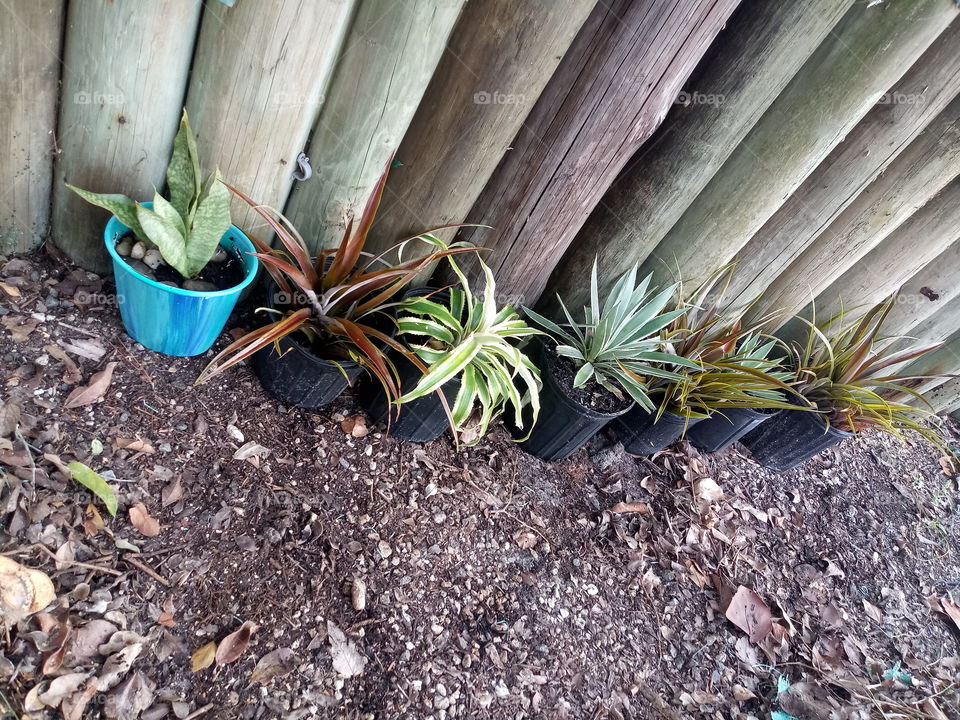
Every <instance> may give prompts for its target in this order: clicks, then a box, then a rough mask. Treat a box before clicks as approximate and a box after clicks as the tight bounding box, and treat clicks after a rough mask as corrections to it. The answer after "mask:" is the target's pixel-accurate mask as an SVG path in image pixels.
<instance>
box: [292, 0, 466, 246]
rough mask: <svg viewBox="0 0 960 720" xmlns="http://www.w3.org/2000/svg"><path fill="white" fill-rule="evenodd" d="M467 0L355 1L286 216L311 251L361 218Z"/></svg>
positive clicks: (327, 243) (336, 237) (329, 243)
mask: <svg viewBox="0 0 960 720" xmlns="http://www.w3.org/2000/svg"><path fill="white" fill-rule="evenodd" d="M464 1H465V0H416V1H414V2H396V0H361V2H360V4H359V7H358V9H357V14H356V17H355V19H354V21H353V23H352V25H351V27H350V30H349V32H348V35H347V40H346V44H345V47H344V50H343V53H342V56H341V58H340V61H339V63H338V64H337V69H336V71H335V73H334V77H333V81H332V83H331V87H330V92H329V94H328V97H327V99H326V101H325V102H324V105H323V108H322V109H321V111H320V117H319V119H318V120H317V124H316V127H315V129H314V131H313V136H312V138H311V139H310V147H309V150H308V152H307V154H308V155H309V156H310V158H311V160H312V162H313V167H314V177H313V179H311V180H309V181H307V182H304V183H301V184H299V185H297V186H296V187H295V188H294V189H293V193H292V194H291V196H290V200H289V202H288V204H287V210H286V214H287V216H288V217H289V218H290V219H291V221H292V222H293V223H294V225H296V226H297V228H298V229H299V230H300V232H301V233H302V234H303V236H304V238H305V239H306V241H307V242H308V243H310V244H311V245H312V249H315V250H316V249H319V248H322V247H330V246H332V245H335V244H337V243H338V242H339V241H340V238H341V236H342V235H343V229H344V224H345V219H346V217H347V215H348V214H353V215H354V216H356V217H358V218H359V216H360V213H361V212H362V209H363V205H364V204H365V203H366V201H367V198H368V197H369V195H370V193H371V191H372V189H373V187H374V185H375V184H376V182H377V179H378V178H379V177H380V173H381V172H382V171H383V168H384V167H385V166H386V164H387V161H388V160H389V158H390V156H391V155H392V154H393V153H394V152H395V151H396V149H397V146H398V145H399V144H400V140H401V139H402V138H403V135H404V133H405V132H406V130H407V127H408V126H409V124H410V121H411V119H412V118H413V115H414V113H415V112H416V109H417V106H418V105H419V104H420V99H421V98H422V97H423V93H424V90H426V87H427V83H429V82H430V77H431V76H432V75H433V71H434V70H435V69H436V66H437V62H438V61H439V59H440V56H441V54H442V52H443V49H444V46H445V44H446V41H447V37H448V36H449V35H450V31H451V30H452V29H453V25H454V23H455V22H456V20H457V16H458V15H459V14H460V9H461V7H462V5H463V3H464Z"/></svg>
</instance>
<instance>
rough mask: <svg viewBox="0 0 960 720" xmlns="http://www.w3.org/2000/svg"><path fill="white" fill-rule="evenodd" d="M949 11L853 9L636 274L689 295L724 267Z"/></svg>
mask: <svg viewBox="0 0 960 720" xmlns="http://www.w3.org/2000/svg"><path fill="white" fill-rule="evenodd" d="M958 12H960V11H958V9H957V8H956V6H955V4H954V3H953V2H951V1H950V0H918V1H917V2H894V3H880V4H877V5H874V6H872V7H867V4H866V3H857V4H855V5H854V7H853V8H852V9H851V10H850V11H849V12H848V13H847V15H846V16H845V17H844V18H843V20H841V22H840V23H839V24H838V25H837V27H836V28H835V29H834V31H833V32H831V33H830V35H829V36H828V37H827V39H826V40H825V41H824V42H823V43H822V44H821V45H820V47H819V48H817V50H816V52H814V54H813V55H812V56H811V57H810V59H809V60H808V61H807V62H806V63H805V64H804V66H803V68H802V69H801V70H800V72H798V73H797V75H796V77H794V79H793V80H792V81H791V82H790V83H789V84H788V85H787V87H786V88H784V90H783V92H782V93H781V94H780V96H779V97H778V98H777V100H776V101H775V102H774V103H773V104H772V105H771V106H770V108H769V109H768V110H767V112H765V113H764V115H763V117H762V118H761V119H760V120H759V122H758V123H757V124H756V125H755V126H754V128H753V129H752V130H751V131H750V132H749V133H748V134H747V136H746V138H744V140H743V142H742V143H741V144H740V146H739V147H738V148H737V149H736V151H734V153H733V154H732V155H731V156H730V158H729V159H728V160H727V161H726V163H724V165H723V167H722V168H721V169H720V170H719V171H718V172H717V173H716V174H715V175H714V176H713V178H712V179H711V181H710V182H709V183H708V184H707V186H706V187H705V188H704V189H703V191H702V192H701V193H700V195H699V196H698V197H697V199H696V201H694V203H693V204H692V205H691V206H690V207H689V208H688V209H687V211H686V212H685V213H684V214H683V216H682V217H681V218H680V220H679V221H678V222H677V223H676V225H674V227H673V228H671V230H670V232H668V233H667V235H666V236H665V237H664V239H663V240H662V241H661V242H660V244H659V245H658V246H657V249H656V250H655V252H654V253H653V255H651V257H650V258H648V260H647V261H646V262H645V263H644V266H643V269H644V270H645V271H650V272H655V273H656V274H657V275H658V276H659V277H661V278H672V275H673V273H674V269H675V268H677V267H679V268H680V272H681V273H682V276H683V278H684V279H685V280H687V281H689V282H688V287H691V288H692V287H695V286H696V284H697V283H698V282H699V281H701V280H703V279H705V278H706V277H707V276H709V275H710V274H711V273H713V272H714V271H715V270H716V269H717V268H719V267H721V266H723V265H724V264H726V263H727V262H729V261H730V260H732V259H733V258H734V257H735V256H736V255H737V253H738V252H739V251H740V249H741V248H742V247H743V246H744V244H745V243H746V242H747V241H748V240H749V239H750V238H751V237H752V236H753V235H754V234H755V233H756V232H757V231H758V230H759V229H760V227H762V225H763V223H764V222H766V221H767V220H768V219H769V218H770V217H771V216H772V215H773V213H774V212H776V211H777V209H778V208H779V207H780V206H781V205H782V204H783V202H784V200H785V199H786V198H787V197H789V196H790V195H791V194H792V193H793V192H794V191H795V190H796V189H797V187H799V186H800V184H801V183H802V182H803V180H804V179H805V178H806V177H807V176H809V175H810V173H811V172H812V171H813V170H814V169H815V168H816V167H817V166H818V165H819V164H820V163H821V162H822V161H823V160H824V159H825V158H826V157H827V155H828V154H829V153H830V151H831V150H833V148H834V147H836V146H837V145H838V144H839V143H840V141H841V140H842V139H843V137H844V135H846V134H847V133H848V132H849V131H850V130H851V129H852V128H853V127H854V126H855V125H856V124H857V122H858V121H859V120H860V119H861V118H862V117H863V116H864V115H866V113H867V112H868V111H869V110H870V109H871V108H872V107H873V106H874V104H875V103H876V101H877V99H878V98H880V97H881V95H882V94H883V93H884V91H886V90H887V89H889V88H890V87H891V86H892V85H893V84H894V83H895V82H896V81H897V80H898V79H899V78H900V77H901V76H902V75H903V74H904V72H906V70H907V69H908V68H909V67H910V65H911V64H912V63H913V62H915V61H916V60H917V59H918V58H919V57H920V55H921V54H922V53H923V52H924V51H925V50H926V49H927V48H928V47H929V46H930V44H931V43H933V42H934V40H936V38H937V36H938V35H940V33H941V32H943V30H944V29H945V28H946V27H947V26H948V25H949V24H950V22H951V21H952V20H953V18H954V17H956V16H957V14H958ZM691 160H692V161H693V160H694V159H693V158H691Z"/></svg>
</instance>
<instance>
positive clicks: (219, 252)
mask: <svg viewBox="0 0 960 720" xmlns="http://www.w3.org/2000/svg"><path fill="white" fill-rule="evenodd" d="M228 257H230V256H229V255H228V254H227V251H226V250H225V249H224V248H223V245H217V249H216V250H214V251H213V255H212V256H211V257H210V262H215V263H221V262H224V261H225V260H226V259H227V258H228Z"/></svg>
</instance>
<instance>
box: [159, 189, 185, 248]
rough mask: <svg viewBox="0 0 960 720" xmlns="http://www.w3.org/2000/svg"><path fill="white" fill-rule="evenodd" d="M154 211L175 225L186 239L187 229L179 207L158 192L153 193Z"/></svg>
mask: <svg viewBox="0 0 960 720" xmlns="http://www.w3.org/2000/svg"><path fill="white" fill-rule="evenodd" d="M153 211H154V212H155V213H156V214H157V215H159V216H160V217H162V218H163V219H164V220H166V221H167V222H169V223H170V224H171V225H173V226H174V227H175V228H176V229H177V232H178V233H180V237H182V238H184V240H186V237H187V230H186V228H185V227H184V225H183V218H182V217H180V213H178V212H177V209H176V208H175V207H174V206H173V205H171V204H170V203H169V202H168V201H167V199H166V198H165V197H163V195H161V194H160V193H158V192H155V193H154V194H153ZM160 254H161V255H162V254H163V252H162V251H161V253H160Z"/></svg>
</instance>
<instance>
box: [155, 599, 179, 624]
mask: <svg viewBox="0 0 960 720" xmlns="http://www.w3.org/2000/svg"><path fill="white" fill-rule="evenodd" d="M160 607H161V612H160V617H158V618H157V625H163V626H164V627H168V628H172V627H175V626H176V624H177V623H176V621H175V620H174V619H173V613H174V610H175V608H174V606H173V598H172V597H169V596H168V597H167V599H166V600H164V601H163V604H162V605H161V606H160Z"/></svg>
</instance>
